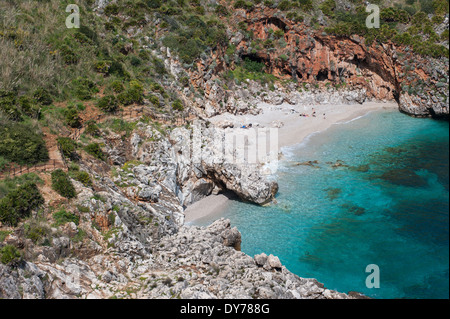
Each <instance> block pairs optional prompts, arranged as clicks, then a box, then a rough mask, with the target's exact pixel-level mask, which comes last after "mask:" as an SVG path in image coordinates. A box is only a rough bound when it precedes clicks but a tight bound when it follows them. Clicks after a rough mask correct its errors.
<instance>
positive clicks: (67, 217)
mask: <svg viewBox="0 0 450 319" xmlns="http://www.w3.org/2000/svg"><path fill="white" fill-rule="evenodd" d="M53 219H54V220H55V224H54V226H61V225H64V224H66V223H71V222H73V223H75V225H78V224H79V223H80V217H79V216H77V215H75V214H73V213H71V212H67V211H65V210H64V209H62V210H60V211H58V212H56V213H54V214H53Z"/></svg>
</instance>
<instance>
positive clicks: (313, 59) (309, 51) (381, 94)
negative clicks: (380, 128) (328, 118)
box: [166, 6, 449, 119]
mask: <svg viewBox="0 0 450 319" xmlns="http://www.w3.org/2000/svg"><path fill="white" fill-rule="evenodd" d="M231 21H232V23H229V25H228V29H227V34H228V36H229V38H230V43H231V45H232V46H234V47H233V48H234V49H235V51H234V52H233V54H232V56H228V55H227V52H225V50H224V49H220V48H218V50H217V51H215V52H213V53H212V54H211V55H210V56H203V57H202V58H201V59H200V61H199V62H198V63H197V64H196V68H194V69H193V70H189V73H190V83H191V85H193V86H194V87H195V88H200V89H202V90H203V91H204V92H205V96H204V98H205V99H204V100H203V99H196V98H194V97H193V96H192V95H191V93H190V92H189V90H185V91H184V94H185V98H186V99H191V100H192V99H193V101H194V103H195V104H194V105H196V106H197V107H198V108H199V109H201V110H203V111H204V113H203V114H204V115H205V116H213V115H216V114H220V113H222V112H224V111H228V112H231V113H248V112H250V113H251V112H252V111H253V110H254V106H255V105H256V104H257V103H258V102H260V101H265V102H269V103H274V104H281V103H282V102H283V101H284V102H288V103H292V104H314V103H331V101H332V102H333V103H335V104H338V103H363V102H364V101H369V100H380V101H386V100H395V101H397V102H398V104H399V110H400V111H402V112H405V113H407V114H410V115H413V116H417V117H427V116H432V117H435V118H444V119H448V114H449V110H448V70H449V64H448V58H444V57H442V58H431V57H424V56H421V55H419V54H416V53H414V52H413V51H412V50H411V48H409V47H406V46H402V45H398V44H395V43H393V42H392V41H387V42H385V43H378V42H372V43H370V44H369V43H368V41H367V40H366V39H365V38H364V37H361V36H358V35H353V36H333V35H329V34H327V33H326V32H325V31H323V29H319V30H314V29H313V28H311V27H308V26H306V25H305V24H303V23H298V22H295V21H292V20H289V19H288V18H286V17H285V16H283V15H282V14H280V12H279V10H277V9H271V8H268V7H264V6H262V7H258V6H257V7H256V8H254V9H253V10H251V11H247V10H244V9H239V10H236V11H235V12H234V14H233V16H232V19H231ZM446 21H447V22H446V23H447V26H448V17H447V20H446ZM444 24H445V23H444ZM242 25H244V26H245V29H244V30H242V29H240V28H238V27H237V26H242ZM245 32H251V34H252V38H251V39H248V37H246V36H244V34H243V33H245ZM380 32H381V31H380ZM274 34H277V37H276V41H274V40H273V39H274ZM273 42H277V43H279V45H276V46H273V47H269V48H267V47H264V45H265V44H267V43H273ZM233 57H234V58H233ZM245 59H247V60H249V61H253V62H257V63H263V64H264V65H265V67H266V72H267V73H269V74H272V75H273V76H275V77H276V78H277V79H283V80H285V81H286V82H285V85H278V86H276V87H275V88H272V90H270V89H269V86H268V85H265V86H264V85H262V86H261V85H258V84H257V83H253V81H250V80H248V81H247V82H248V83H245V85H237V86H236V85H234V84H231V85H232V87H229V88H228V89H226V88H225V89H224V87H223V85H220V84H219V83H221V81H222V78H223V74H225V73H226V72H227V70H230V69H234V68H235V67H236V65H237V63H236V62H235V61H241V60H245ZM166 64H167V65H168V66H170V69H171V70H172V71H174V70H175V71H174V74H175V75H176V74H177V73H179V70H180V69H181V66H180V63H179V62H178V61H177V59H176V56H172V54H170V53H169V54H166ZM177 70H178V71H177ZM271 91H272V92H271Z"/></svg>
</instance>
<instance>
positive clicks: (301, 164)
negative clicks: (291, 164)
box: [295, 160, 319, 167]
mask: <svg viewBox="0 0 450 319" xmlns="http://www.w3.org/2000/svg"><path fill="white" fill-rule="evenodd" d="M316 164H319V162H318V161H317V160H315V161H307V162H302V163H296V164H295V166H312V167H314V165H316Z"/></svg>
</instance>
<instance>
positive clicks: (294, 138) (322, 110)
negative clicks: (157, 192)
mask: <svg viewBox="0 0 450 319" xmlns="http://www.w3.org/2000/svg"><path fill="white" fill-rule="evenodd" d="M258 107H259V108H261V109H262V112H261V113H260V114H258V115H232V114H229V113H224V114H221V115H218V116H215V117H213V118H211V119H210V121H211V123H213V124H215V125H221V124H223V123H232V124H233V126H234V128H233V129H232V130H237V131H239V130H243V129H242V126H244V125H245V126H248V125H249V124H252V127H265V128H270V127H277V128H279V130H278V151H279V152H282V148H283V147H286V146H293V145H296V144H299V143H301V142H302V141H303V140H304V139H305V138H306V137H308V136H309V135H311V134H313V133H317V132H323V131H325V130H327V129H328V128H330V127H331V126H332V125H333V124H338V123H345V122H348V121H351V120H354V119H357V118H359V117H361V116H364V115H366V114H368V113H370V112H372V111H376V110H381V109H393V108H395V109H396V108H398V105H397V104H396V103H393V102H387V103H382V102H368V103H364V104H362V105H361V104H357V105H355V104H351V105H329V104H327V105H315V106H303V105H290V104H287V103H285V104H281V105H276V106H275V105H269V104H266V103H261V104H259V105H258ZM314 112H315V113H314ZM302 114H303V115H306V116H301V115H302ZM313 114H314V115H315V116H313ZM228 202H229V197H227V196H225V195H211V196H208V197H206V198H204V199H202V200H200V201H198V202H196V203H194V204H193V205H191V206H189V207H187V209H186V210H185V221H186V222H187V223H191V222H193V221H195V220H197V219H200V218H203V217H206V216H208V215H210V214H213V213H214V214H216V213H217V212H219V211H223V210H224V209H226V207H227V205H228Z"/></svg>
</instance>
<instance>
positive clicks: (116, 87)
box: [109, 80, 125, 93]
mask: <svg viewBox="0 0 450 319" xmlns="http://www.w3.org/2000/svg"><path fill="white" fill-rule="evenodd" d="M109 88H110V89H111V90H112V91H113V92H114V93H122V92H123V91H125V87H124V86H123V83H122V81H119V80H115V81H113V82H112V83H111V84H110V85H109Z"/></svg>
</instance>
